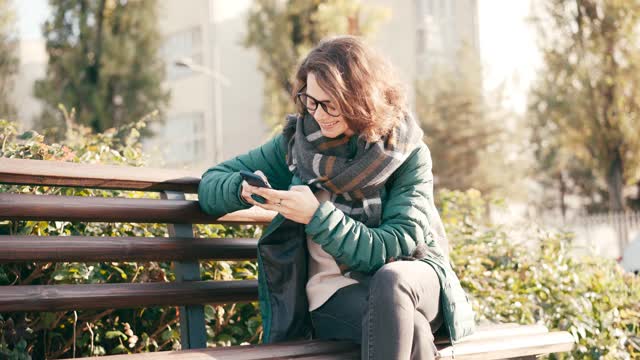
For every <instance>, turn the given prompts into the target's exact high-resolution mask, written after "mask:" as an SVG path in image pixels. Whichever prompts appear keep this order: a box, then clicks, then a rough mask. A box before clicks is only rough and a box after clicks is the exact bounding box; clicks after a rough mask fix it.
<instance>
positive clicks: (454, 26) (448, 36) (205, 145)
mask: <svg viewBox="0 0 640 360" xmlns="http://www.w3.org/2000/svg"><path fill="white" fill-rule="evenodd" d="M251 4H252V1H251V0H241V1H223V0H192V1H190V2H188V3H185V2H184V1H180V0H164V1H161V2H160V6H161V7H162V8H161V9H160V13H161V14H162V15H161V16H160V29H161V31H162V35H163V37H164V39H165V44H164V46H163V51H162V56H163V58H164V60H165V62H166V64H167V65H166V66H167V69H166V70H167V81H166V86H168V87H169V88H170V90H171V104H170V106H169V110H168V112H167V116H166V125H165V126H164V127H162V128H158V129H156V130H157V131H158V133H159V136H158V137H157V138H156V139H154V140H152V141H149V142H147V143H146V144H145V147H146V150H147V152H149V153H152V154H155V159H156V160H157V163H156V164H154V165H157V166H167V167H190V168H195V169H205V168H207V167H209V166H211V165H213V164H215V163H217V162H219V161H222V160H224V159H228V158H230V157H233V156H235V155H238V154H241V153H244V152H246V151H248V150H249V149H252V148H254V147H256V146H259V145H260V144H262V143H263V142H264V141H266V140H267V138H268V136H269V131H270V129H268V128H267V127H266V125H265V122H264V121H263V120H262V116H261V112H262V106H263V93H262V91H263V88H262V86H263V85H262V84H263V79H262V74H261V73H260V72H259V71H258V68H257V64H258V58H257V53H256V52H255V51H254V50H251V49H246V48H244V46H243V45H242V42H243V39H244V36H245V34H246V22H247V15H248V11H249V8H250V6H251ZM367 4H368V5H374V6H383V7H386V8H388V9H389V10H390V11H391V16H390V18H389V19H388V21H386V22H385V23H383V24H382V25H381V27H380V29H379V31H378V32H377V33H376V34H375V35H374V37H373V38H372V42H373V43H374V45H375V46H376V47H377V48H378V49H380V50H382V51H384V54H385V55H386V56H387V57H388V58H389V59H390V60H391V62H392V63H393V64H394V66H395V68H396V70H397V71H398V73H399V76H400V77H401V79H402V80H403V81H404V82H405V83H406V84H407V86H408V94H409V97H410V101H411V102H412V103H413V101H414V99H413V92H414V91H413V90H414V89H413V87H414V81H415V80H416V79H419V78H424V77H428V76H429V74H430V72H431V71H432V69H433V68H435V67H436V66H438V64H446V65H447V66H453V68H454V69H455V67H457V66H459V65H458V58H459V52H460V49H461V48H462V47H464V46H468V47H470V48H471V49H474V51H475V52H476V54H479V42H478V18H477V17H478V9H477V0H369V1H368V2H367ZM478 56H479V55H478ZM185 59H186V60H187V62H188V63H189V64H190V67H185V66H179V65H177V63H183V65H184V60H185ZM292 71H293V69H292ZM215 74H219V75H221V76H223V77H224V78H226V79H227V80H228V82H229V84H228V85H224V84H223V82H222V81H219V80H218V81H217V80H216V77H215Z"/></svg>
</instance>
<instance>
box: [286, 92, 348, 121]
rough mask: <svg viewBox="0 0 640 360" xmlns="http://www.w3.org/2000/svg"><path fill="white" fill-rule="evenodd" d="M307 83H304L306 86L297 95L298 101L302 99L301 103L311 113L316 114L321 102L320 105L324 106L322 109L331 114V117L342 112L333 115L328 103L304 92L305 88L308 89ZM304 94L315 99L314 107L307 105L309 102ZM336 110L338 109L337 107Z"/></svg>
mask: <svg viewBox="0 0 640 360" xmlns="http://www.w3.org/2000/svg"><path fill="white" fill-rule="evenodd" d="M306 87H307V84H304V86H303V87H302V88H301V89H300V91H298V93H297V94H296V97H297V98H298V101H300V104H302V106H303V107H304V108H305V109H306V110H307V111H308V112H310V113H311V114H314V113H315V111H316V110H318V104H320V106H322V110H324V112H325V113H326V114H327V115H329V116H331V117H339V116H340V115H341V114H340V113H338V114H337V115H333V114H332V113H330V112H329V109H328V108H327V104H326V103H325V102H324V101H319V100H318V99H316V98H314V97H313V96H311V95H309V94H307V93H306V92H304V91H303V90H304V89H306ZM303 96H306V97H308V98H309V99H311V100H313V103H314V107H313V108H310V107H308V106H307V102H306V101H304V100H303V99H302V97H303ZM336 111H338V110H337V109H336Z"/></svg>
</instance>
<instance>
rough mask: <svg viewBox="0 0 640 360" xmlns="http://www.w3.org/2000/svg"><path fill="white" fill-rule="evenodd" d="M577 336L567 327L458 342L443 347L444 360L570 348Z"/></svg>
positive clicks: (490, 359)
mask: <svg viewBox="0 0 640 360" xmlns="http://www.w3.org/2000/svg"><path fill="white" fill-rule="evenodd" d="M573 346H574V339H573V336H571V334H569V333H568V332H566V331H555V332H547V333H542V334H529V335H519V336H511V337H504V336H503V337H496V338H487V339H482V340H477V341H468V342H462V341H461V342H459V343H457V344H455V345H452V346H447V347H445V348H442V349H440V350H439V351H440V356H441V359H442V360H449V359H450V360H453V359H456V360H493V359H508V358H514V357H525V356H532V355H538V354H548V353H555V352H564V351H571V350H572V349H573Z"/></svg>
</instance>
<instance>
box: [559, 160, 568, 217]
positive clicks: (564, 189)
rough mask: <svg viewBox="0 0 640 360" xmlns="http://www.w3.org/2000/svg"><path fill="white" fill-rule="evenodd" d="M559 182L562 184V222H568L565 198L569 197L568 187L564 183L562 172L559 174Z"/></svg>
mask: <svg viewBox="0 0 640 360" xmlns="http://www.w3.org/2000/svg"><path fill="white" fill-rule="evenodd" d="M558 182H559V183H560V211H562V221H563V222H564V221H565V220H567V203H566V202H565V197H566V195H567V185H566V184H565V182H564V176H563V174H562V171H560V172H559V173H558Z"/></svg>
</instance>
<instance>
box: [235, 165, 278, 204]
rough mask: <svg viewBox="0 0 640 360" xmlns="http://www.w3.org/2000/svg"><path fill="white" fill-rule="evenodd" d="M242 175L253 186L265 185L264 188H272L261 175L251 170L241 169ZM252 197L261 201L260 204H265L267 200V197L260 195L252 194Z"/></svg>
mask: <svg viewBox="0 0 640 360" xmlns="http://www.w3.org/2000/svg"><path fill="white" fill-rule="evenodd" d="M240 176H242V178H243V179H244V180H245V181H246V182H247V183H248V184H249V185H251V186H256V187H263V188H267V189H271V186H269V184H267V183H266V182H265V181H264V179H262V177H260V175H257V174H254V173H252V172H249V171H245V170H240ZM251 198H252V199H253V200H255V201H257V202H259V203H260V204H264V203H266V202H267V199H265V198H263V197H262V196H260V195H256V194H251Z"/></svg>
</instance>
